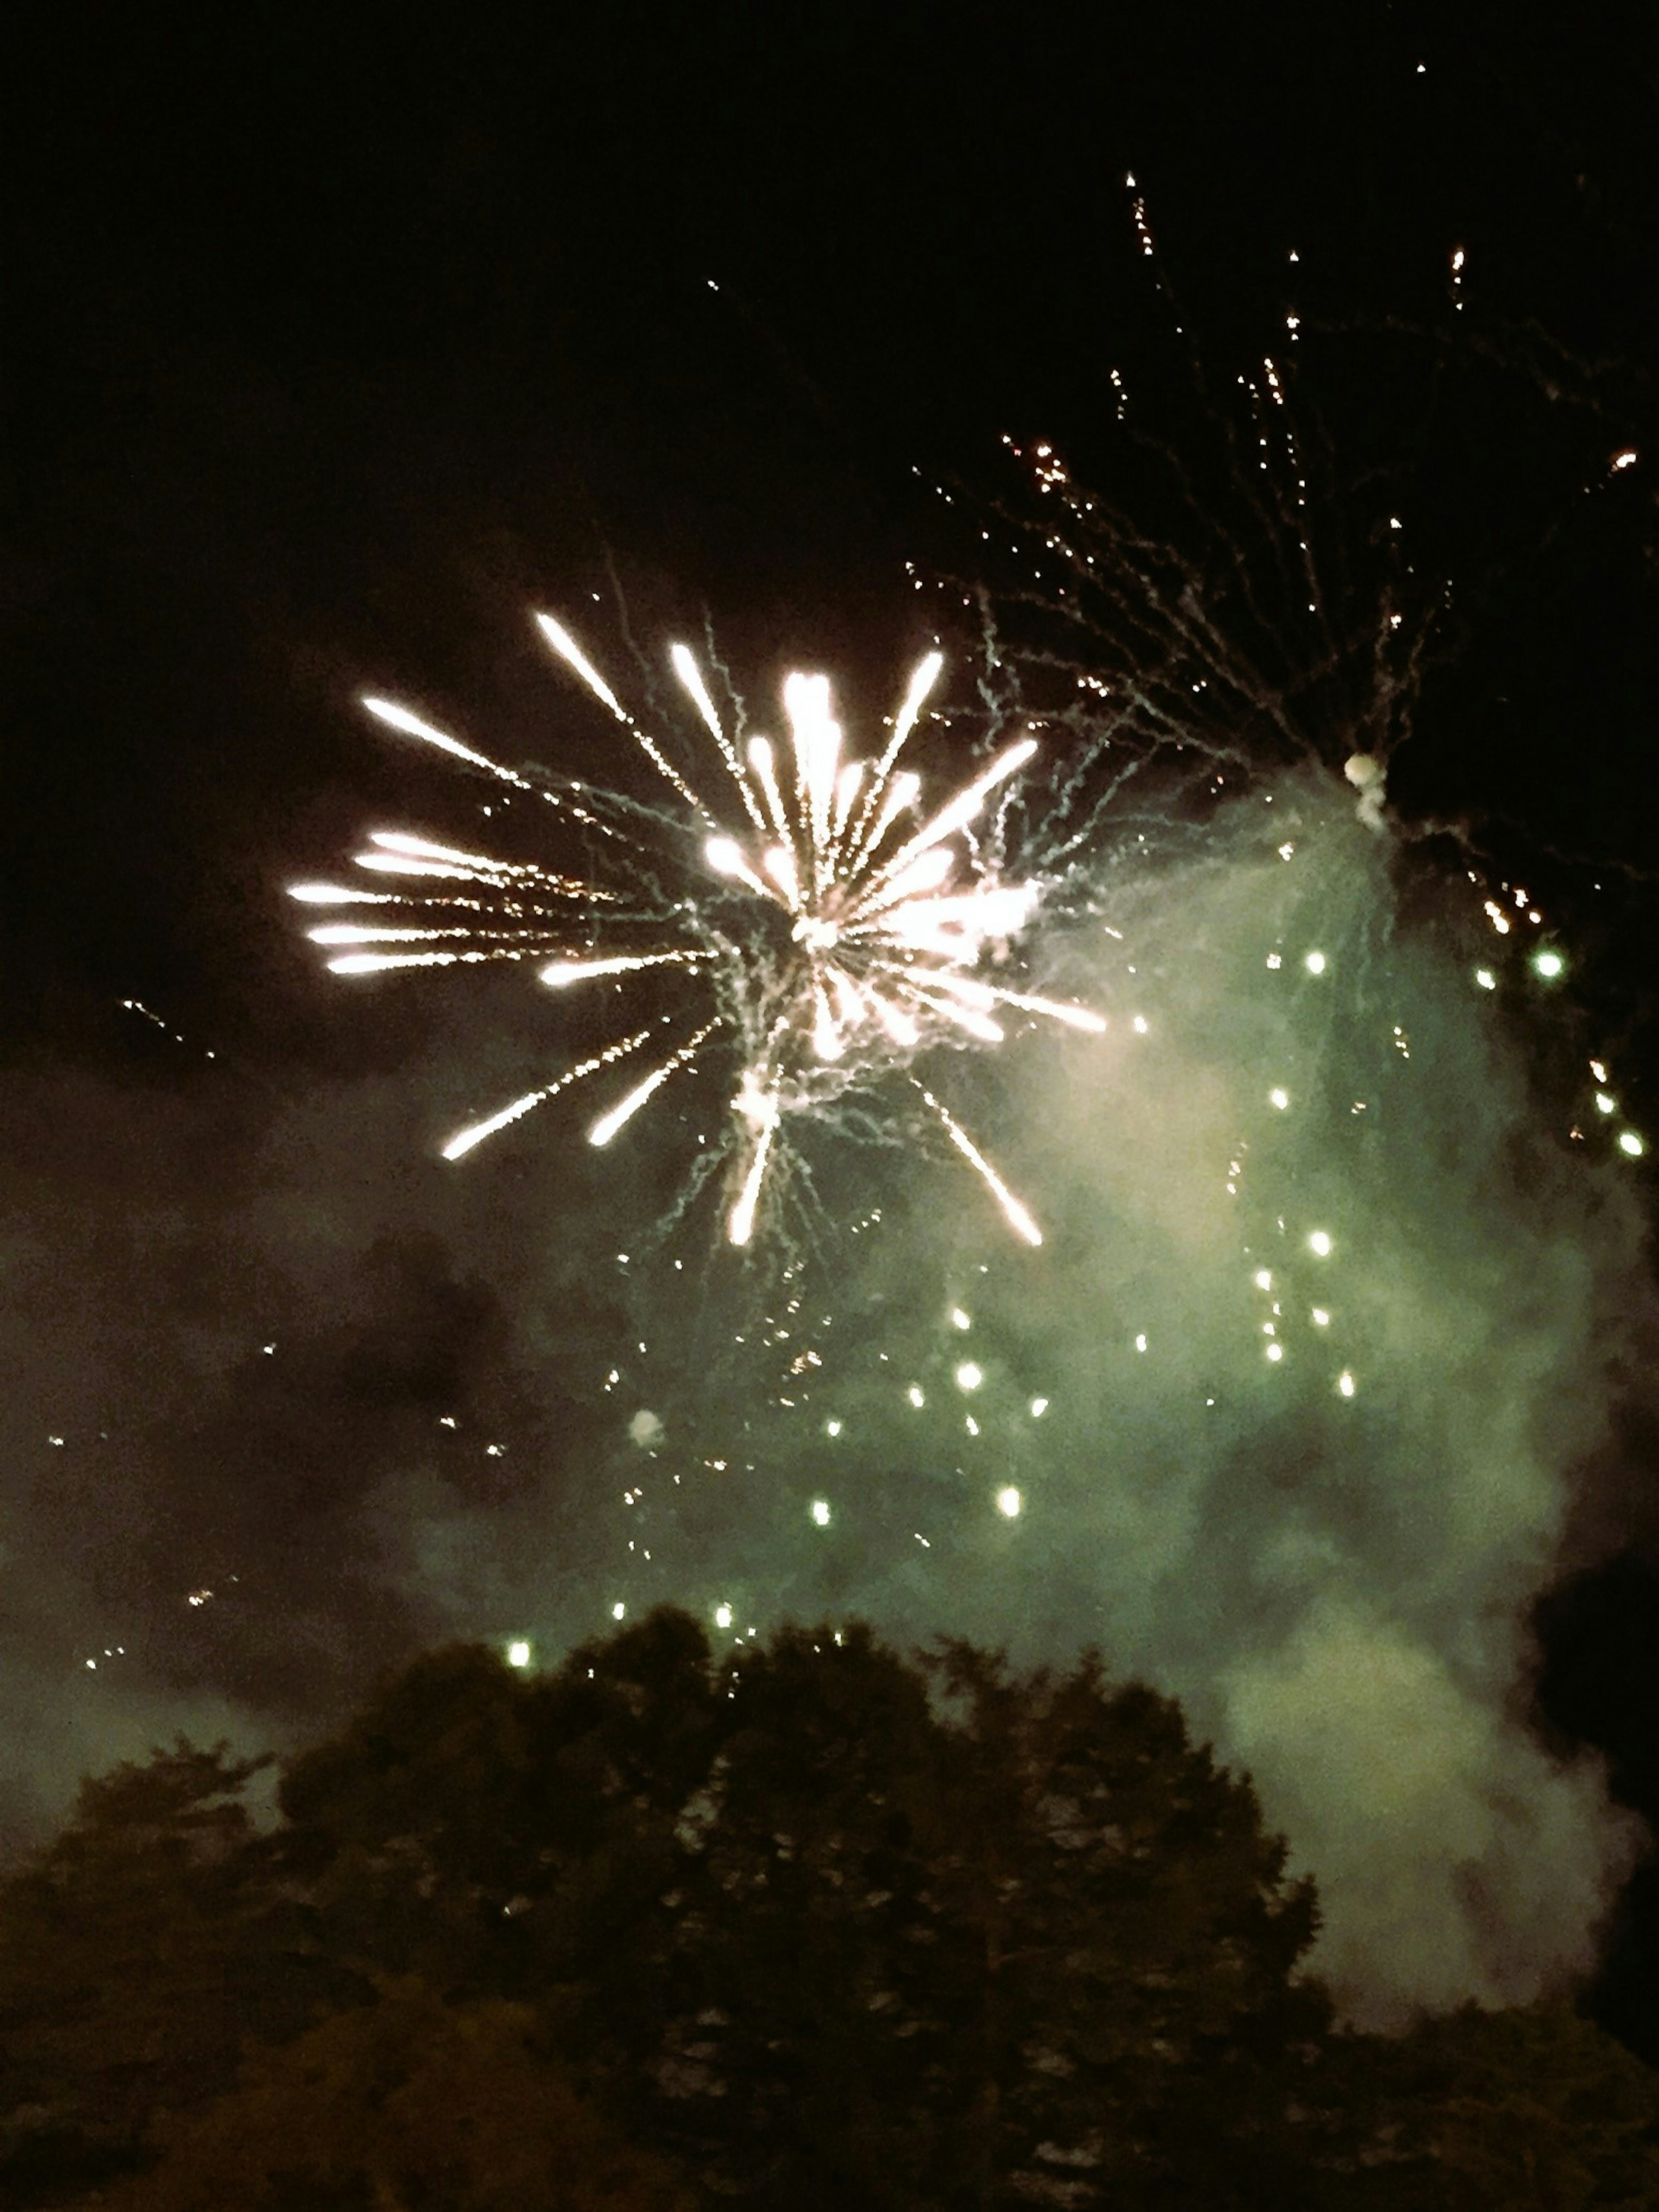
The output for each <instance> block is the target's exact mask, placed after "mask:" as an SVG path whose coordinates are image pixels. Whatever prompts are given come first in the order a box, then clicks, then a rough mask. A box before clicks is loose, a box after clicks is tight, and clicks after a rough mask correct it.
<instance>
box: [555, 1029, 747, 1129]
mask: <svg viewBox="0 0 1659 2212" xmlns="http://www.w3.org/2000/svg"><path fill="white" fill-rule="evenodd" d="M719 1027H720V1022H719V1020H718V1019H716V1020H714V1021H712V1022H705V1023H704V1024H703V1026H702V1029H700V1030H698V1031H697V1033H696V1036H694V1037H690V1038H688V1040H687V1041H686V1042H685V1043H684V1044H683V1045H682V1046H681V1047H680V1048H679V1050H678V1052H676V1053H671V1054H670V1055H669V1057H668V1058H667V1059H666V1060H664V1062H663V1064H662V1066H660V1067H657V1068H653V1070H652V1072H651V1073H650V1074H649V1075H647V1077H646V1079H645V1080H644V1082H643V1083H640V1084H636V1085H635V1087H634V1089H633V1090H632V1091H629V1094H628V1096H627V1097H626V1098H624V1099H623V1102H622V1103H621V1105H620V1106H613V1107H612V1108H611V1111H610V1112H609V1113H608V1114H602V1115H600V1116H599V1120H598V1121H596V1122H595V1123H594V1124H593V1126H592V1128H591V1129H590V1130H589V1131H588V1133H587V1141H588V1143H589V1144H590V1145H600V1146H604V1145H608V1144H609V1143H610V1142H611V1139H612V1138H613V1137H614V1136H615V1135H616V1133H617V1130H618V1129H620V1128H622V1127H623V1125H624V1124H625V1123H626V1122H629V1121H632V1120H633V1118H634V1116H635V1115H636V1114H637V1113H638V1112H639V1110H640V1109H641V1106H643V1105H644V1104H645V1103H646V1101H647V1099H649V1098H652V1097H654V1096H655V1095H656V1093H657V1092H658V1091H660V1090H661V1089H662V1087H663V1085H664V1084H665V1083H666V1082H667V1080H668V1079H669V1077H670V1076H671V1075H674V1074H677V1073H678V1071H679V1070H680V1069H681V1068H682V1067H684V1066H685V1064H686V1062H687V1061H688V1060H690V1058H691V1057H692V1055H693V1054H695V1053H696V1049H697V1048H698V1046H699V1045H700V1044H702V1042H703V1040H704V1039H705V1038H706V1037H708V1036H709V1035H711V1033H712V1032H713V1031H714V1030H717V1029H718V1028H719Z"/></svg>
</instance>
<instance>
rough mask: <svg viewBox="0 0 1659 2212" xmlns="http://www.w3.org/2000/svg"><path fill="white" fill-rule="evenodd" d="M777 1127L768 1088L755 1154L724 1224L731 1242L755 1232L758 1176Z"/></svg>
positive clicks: (775, 1104) (773, 1096)
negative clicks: (728, 1217)
mask: <svg viewBox="0 0 1659 2212" xmlns="http://www.w3.org/2000/svg"><path fill="white" fill-rule="evenodd" d="M745 1087H746V1085H745ZM777 1126H778V1094H777V1092H776V1091H775V1090H773V1091H767V1092H766V1093H765V1095H764V1096H763V1098H762V1099H761V1101H760V1126H759V1129H758V1131H757V1135H756V1139H755V1157H754V1158H753V1159H752V1160H750V1163H749V1172H748V1174H747V1175H746V1176H744V1183H743V1188H742V1190H741V1191H740V1192H739V1194H738V1202H737V1204H736V1205H735V1206H733V1207H732V1218H731V1221H730V1222H729V1223H728V1225H727V1226H726V1236H727V1237H728V1238H729V1239H730V1241H731V1242H732V1243H733V1244H746V1243H748V1242H749V1239H750V1236H751V1234H752V1233H753V1231H754V1227H755V1208H756V1206H757V1204H758V1203H759V1200H760V1189H761V1178H762V1177H763V1176H764V1175H765V1173H766V1158H767V1154H768V1153H769V1152H770V1151H771V1149H772V1133H773V1131H774V1130H775V1128H776V1127H777Z"/></svg>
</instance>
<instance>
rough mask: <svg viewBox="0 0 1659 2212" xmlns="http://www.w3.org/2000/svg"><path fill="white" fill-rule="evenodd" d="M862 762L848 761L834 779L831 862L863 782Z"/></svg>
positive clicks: (844, 833)
mask: <svg viewBox="0 0 1659 2212" xmlns="http://www.w3.org/2000/svg"><path fill="white" fill-rule="evenodd" d="M864 767H865V764H864V763H863V762H862V761H848V763H847V765H846V767H845V768H844V769H842V772H841V774H840V775H838V776H837V777H836V813H835V820H834V822H833V823H832V824H831V826H830V831H829V857H830V860H831V861H832V862H833V861H834V860H835V859H836V854H837V853H838V851H839V850H840V847H841V841H842V838H843V837H844V836H846V834H847V817H848V815H849V814H850V813H851V812H852V811H853V801H854V799H856V798H857V797H858V793H859V786H860V783H861V782H862V781H864Z"/></svg>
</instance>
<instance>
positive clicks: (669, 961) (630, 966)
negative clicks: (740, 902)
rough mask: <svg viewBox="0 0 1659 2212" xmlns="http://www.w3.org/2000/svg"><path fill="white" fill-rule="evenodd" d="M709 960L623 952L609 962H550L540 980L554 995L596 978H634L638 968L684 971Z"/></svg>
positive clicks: (695, 954) (702, 956)
mask: <svg viewBox="0 0 1659 2212" xmlns="http://www.w3.org/2000/svg"><path fill="white" fill-rule="evenodd" d="M708 957H710V956H709V955H708V953H706V952H619V953H617V954H615V955H614V956H613V957H611V958H610V959H607V960H550V961H549V963H547V965H546V967H545V968H544V969H543V970H542V972H541V978H540V980H541V981H543V982H544V983H545V984H546V986H547V987H548V989H549V990H550V991H562V990H565V989H567V988H568V987H569V985H571V984H572V983H585V982H586V981H588V979H589V977H590V976H593V975H632V974H633V972H634V970H635V969H636V968H684V967H689V966H690V965H691V964H692V963H694V962H696V961H698V960H706V959H708Z"/></svg>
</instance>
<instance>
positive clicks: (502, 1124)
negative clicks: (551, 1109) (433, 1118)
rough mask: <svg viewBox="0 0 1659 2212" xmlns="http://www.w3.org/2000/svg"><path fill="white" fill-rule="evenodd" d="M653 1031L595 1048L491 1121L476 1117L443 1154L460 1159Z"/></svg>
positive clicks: (624, 1055) (625, 1054)
mask: <svg viewBox="0 0 1659 2212" xmlns="http://www.w3.org/2000/svg"><path fill="white" fill-rule="evenodd" d="M651 1034H652V1032H651V1030H649V1029H642V1030H635V1032H634V1034H633V1036H629V1037H620V1038H618V1039H617V1042H616V1043H615V1044H608V1045H606V1047H605V1050H604V1051H603V1052H596V1053H594V1054H592V1057H591V1058H589V1059H587V1060H578V1061H577V1063H576V1065H575V1066H574V1067H571V1068H567V1069H566V1071H565V1073H563V1074H562V1076H560V1077H559V1079H558V1080H557V1082H556V1083H549V1084H544V1085H543V1087H542V1088H541V1089H540V1090H539V1091H526V1092H525V1094H524V1096H523V1097H522V1098H515V1099H514V1100H513V1103H512V1104H511V1105H510V1106H503V1107H502V1108H501V1110H500V1112H499V1113H495V1114H492V1115H490V1116H489V1119H488V1121H474V1122H473V1123H472V1124H471V1127H468V1128H465V1129H459V1130H457V1131H456V1133H455V1134H454V1135H453V1137H452V1138H451V1139H449V1141H448V1143H447V1145H446V1146H444V1148H443V1157H444V1158H445V1159H447V1160H459V1159H460V1158H462V1157H463V1155H464V1154H465V1153H467V1152H471V1150H472V1147H473V1146H475V1145H481V1144H483V1140H484V1139H485V1138H486V1137H493V1136H494V1135H495V1132H496V1131H497V1130H498V1129H505V1128H506V1127H507V1124H508V1123H509V1122H511V1121H518V1120H519V1119H520V1117H521V1116H522V1115H526V1114H528V1113H530V1112H531V1111H532V1109H533V1108H535V1107H538V1106H539V1105H541V1104H542V1103H544V1100H546V1099H549V1098H556V1097H558V1095H559V1093H560V1092H561V1091H568V1090H570V1089H571V1088H572V1087H573V1086H574V1085H576V1084H578V1083H581V1082H583V1081H585V1080H586V1078H587V1077H588V1076H590V1075H596V1074H598V1073H599V1070H600V1068H602V1067H610V1066H612V1065H613V1064H614V1063H615V1062H616V1061H617V1060H625V1059H626V1058H627V1057H628V1055H629V1053H631V1052H637V1051H638V1050H639V1048H640V1047H641V1045H642V1044H643V1043H644V1042H646V1040H647V1037H649V1036H650V1035H651Z"/></svg>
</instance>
